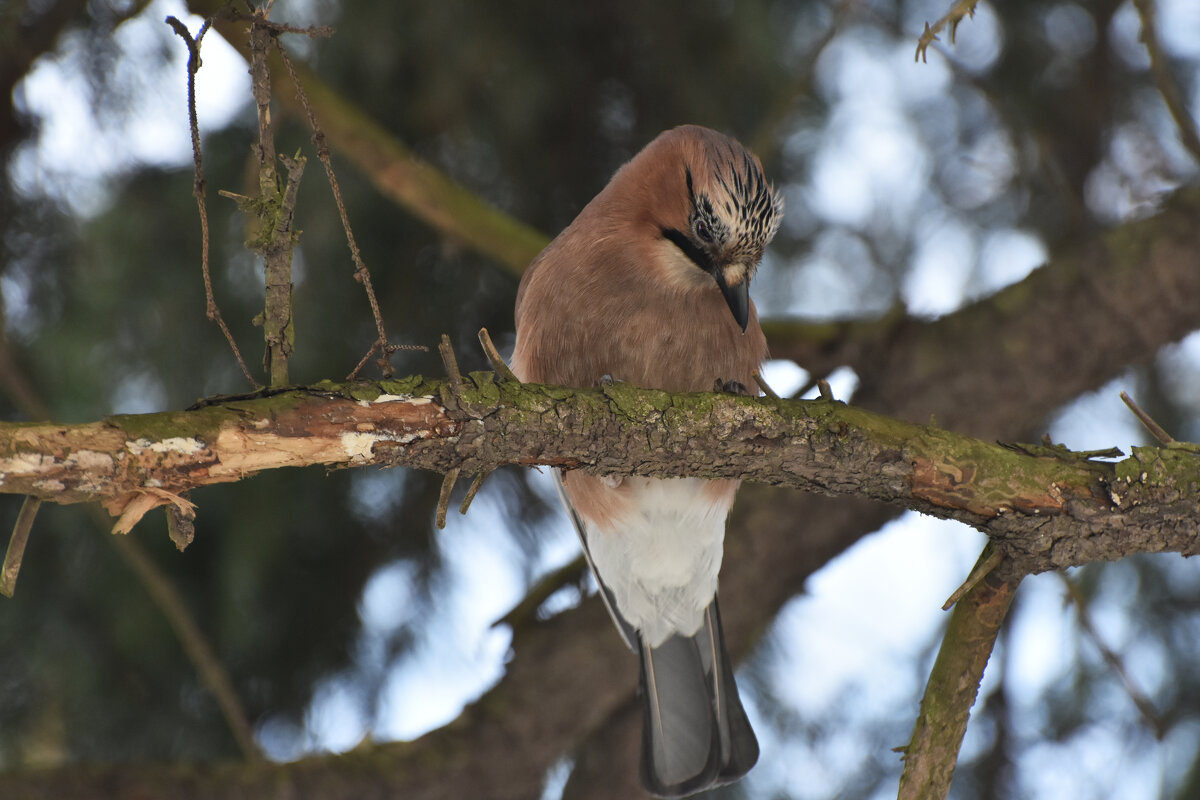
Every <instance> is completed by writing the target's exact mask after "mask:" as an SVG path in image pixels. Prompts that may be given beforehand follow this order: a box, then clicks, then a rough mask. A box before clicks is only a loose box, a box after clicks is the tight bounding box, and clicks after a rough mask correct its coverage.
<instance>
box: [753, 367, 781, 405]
mask: <svg viewBox="0 0 1200 800" xmlns="http://www.w3.org/2000/svg"><path fill="white" fill-rule="evenodd" d="M754 382H755V383H757V384H758V388H760V389H762V392H763V394H765V395H766V396H767V397H770V398H771V399H772V400H778V399H780V398H779V395H777V394H775V390H774V389H772V388H771V386H770V384H768V383H767V379H766V378H764V377H763V376H762V373H761V372H759V371H758V370H754Z"/></svg>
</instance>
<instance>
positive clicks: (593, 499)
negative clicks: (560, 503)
mask: <svg viewBox="0 0 1200 800" xmlns="http://www.w3.org/2000/svg"><path fill="white" fill-rule="evenodd" d="M783 206H784V203H783V197H782V195H781V194H780V193H779V192H777V191H776V189H775V188H774V186H773V185H772V184H771V183H770V182H768V180H767V179H766V177H765V176H764V173H763V168H762V164H761V162H760V161H759V159H758V158H757V157H756V156H755V155H754V154H752V153H751V152H750V151H749V150H747V149H746V148H745V147H744V146H742V145H741V144H740V143H739V142H738V141H737V140H736V139H733V138H732V137H729V136H726V135H725V134H722V133H719V132H717V131H715V130H711V129H709V128H705V127H701V126H697V125H683V126H680V127H676V128H673V129H670V130H667V131H665V132H663V133H661V134H659V135H658V136H657V137H656V138H655V139H653V140H652V141H651V142H650V143H649V144H647V145H646V146H645V147H644V148H643V149H642V150H641V151H640V152H638V153H637V154H636V155H635V156H634V157H633V158H632V159H630V160H629V161H628V162H627V163H625V164H624V165H623V166H622V167H620V168H619V169H618V170H617V171H616V172H615V173H614V174H613V176H612V178H611V179H610V180H609V182H608V184H607V185H606V186H605V187H604V188H603V189H602V190H601V191H600V193H599V194H597V195H596V196H595V197H594V198H593V199H592V200H591V201H590V202H589V203H588V204H587V205H586V206H585V207H584V208H583V209H582V210H581V211H580V212H579V214H578V216H576V218H575V219H574V221H573V222H571V223H570V224H569V225H568V226H567V227H566V228H565V229H564V230H563V231H562V232H561V233H560V234H559V235H558V236H557V237H555V239H554V240H553V241H552V242H551V243H550V244H549V245H547V246H546V248H545V249H544V250H543V251H542V252H541V253H540V254H539V255H538V256H537V257H535V258H534V260H533V262H532V263H531V264H530V265H529V267H528V269H527V270H526V271H525V273H524V275H523V277H522V279H521V283H520V286H519V288H518V290H517V299H516V307H515V310H514V317H515V324H516V343H515V346H514V351H513V356H512V369H513V371H514V373H515V374H516V376H517V378H519V379H520V380H521V381H523V382H528V383H541V384H557V385H564V386H572V387H583V388H586V387H595V386H597V385H601V384H603V383H606V382H609V381H624V382H626V383H628V384H630V385H634V386H640V387H644V388H652V389H662V390H665V391H668V392H694V391H713V390H714V388H716V389H723V390H735V391H745V387H749V386H754V385H755V382H754V377H755V372H756V370H758V369H759V367H760V365H761V363H762V362H763V361H764V360H765V358H766V356H767V343H766V338H765V337H764V335H763V332H762V328H761V327H760V326H759V322H758V314H757V311H756V309H755V306H754V303H753V301H752V300H751V299H750V295H749V286H750V280H751V278H753V277H754V274H755V271H756V270H757V268H758V265H759V263H760V262H761V260H762V256H763V251H764V249H765V248H766V246H767V244H768V243H769V242H770V241H771V239H772V238H773V237H774V236H775V234H776V232H777V231H778V230H779V226H780V223H781V221H782V218H783ZM555 479H556V482H557V483H558V485H559V489H560V495H561V496H562V497H563V499H564V502H565V503H566V506H567V510H568V512H569V515H570V517H571V519H572V521H573V522H574V524H575V527H576V529H577V531H578V533H579V535H580V539H581V541H582V545H583V551H584V553H585V555H586V556H587V561H588V563H589V565H590V567H591V569H592V573H593V575H594V577H595V579H596V582H597V584H598V585H599V587H600V594H601V596H602V598H603V599H604V601H605V604H606V605H607V607H608V609H609V612H610V613H611V614H612V616H613V619H614V621H615V623H616V625H617V629H618V631H619V632H620V633H621V635H622V636H623V637H624V638H625V640H626V643H627V644H628V645H629V646H630V647H631V649H633V650H634V651H635V652H636V653H637V655H638V658H639V665H640V681H639V688H640V695H641V703H642V708H643V728H642V730H643V733H642V751H641V764H640V770H639V773H640V777H641V780H642V784H643V785H644V786H645V788H646V789H647V790H648V791H650V792H651V793H652V794H654V795H657V796H660V797H681V796H686V795H690V794H694V793H696V792H699V791H703V790H705V789H709V788H712V787H714V786H719V785H722V784H726V783H731V782H733V781H736V780H738V779H739V778H741V777H742V776H743V775H745V774H746V773H747V772H748V771H749V770H750V768H751V767H753V766H754V764H755V763H756V762H757V760H758V754H759V746H758V740H757V738H756V737H755V734H754V731H753V729H752V728H751V726H750V722H749V719H748V718H747V716H746V712H745V710H744V708H743V706H742V702H741V699H740V697H739V695H738V690H737V684H736V683H735V681H734V675H733V669H732V666H731V663H730V659H729V655H728V653H727V651H726V648H725V640H724V634H723V632H722V628H721V615H720V610H719V608H718V605H717V575H718V572H719V570H720V566H721V559H722V553H723V547H724V536H725V523H726V518H727V516H728V514H729V510H730V508H731V507H732V505H733V500H734V495H735V493H736V491H737V489H738V485H739V481H737V480H734V479H722V480H703V479H699V478H667V479H658V478H647V477H636V476H619V475H604V476H597V475H591V474H587V473H584V472H580V471H566V472H559V471H557V470H556V471H555Z"/></svg>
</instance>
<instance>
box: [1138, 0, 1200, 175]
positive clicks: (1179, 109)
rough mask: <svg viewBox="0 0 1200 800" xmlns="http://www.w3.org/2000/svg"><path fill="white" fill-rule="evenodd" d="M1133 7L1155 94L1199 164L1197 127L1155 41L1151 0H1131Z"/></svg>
mask: <svg viewBox="0 0 1200 800" xmlns="http://www.w3.org/2000/svg"><path fill="white" fill-rule="evenodd" d="M1133 5H1134V7H1135V8H1136V9H1137V12H1138V16H1139V17H1141V20H1142V43H1143V44H1144V45H1145V46H1146V53H1147V54H1148V55H1149V56H1150V71H1151V72H1152V73H1153V74H1154V82H1155V84H1157V85H1158V92H1159V94H1161V95H1162V98H1163V102H1164V103H1166V104H1167V110H1168V111H1169V112H1171V117H1172V119H1174V120H1175V127H1176V128H1177V129H1178V131H1179V140H1180V141H1181V142H1182V143H1183V146H1184V147H1185V148H1187V151H1188V152H1189V153H1191V154H1192V158H1193V159H1195V160H1196V161H1197V162H1200V127H1197V125H1196V119H1195V117H1193V116H1192V115H1191V113H1190V112H1189V111H1188V107H1187V103H1186V102H1185V101H1184V99H1183V92H1181V91H1180V89H1179V84H1178V83H1177V82H1176V80H1175V77H1174V76H1173V75H1172V74H1171V66H1170V64H1168V63H1167V55H1166V53H1164V52H1163V47H1162V41H1161V40H1160V39H1159V38H1158V27H1157V25H1156V24H1155V19H1156V17H1155V7H1154V0H1133Z"/></svg>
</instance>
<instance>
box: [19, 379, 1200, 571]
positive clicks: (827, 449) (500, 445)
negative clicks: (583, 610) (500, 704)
mask: <svg viewBox="0 0 1200 800" xmlns="http://www.w3.org/2000/svg"><path fill="white" fill-rule="evenodd" d="M354 394H357V395H358V396H357V397H355V396H354ZM318 464H321V465H326V466H353V465H366V464H379V465H386V466H407V467H418V468H425V469H433V470H437V471H439V472H445V471H448V470H451V469H459V470H462V471H464V472H488V471H491V470H493V469H495V468H496V467H499V466H504V465H506V464H523V465H535V464H540V465H549V466H557V467H563V468H567V469H585V470H588V471H590V472H596V473H599V474H635V475H647V476H653V477H679V476H695V477H704V478H718V477H741V478H743V479H744V480H748V481H756V482H759V483H766V484H770V485H774V486H781V487H786V488H791V489H802V490H807V491H817V492H821V493H824V494H834V495H842V494H848V495H855V496H859V497H868V498H872V499H876V500H883V501H886V502H890V503H895V504H899V505H903V506H905V507H907V508H912V509H915V510H918V511H922V512H924V513H927V514H930V515H933V516H938V517H944V518H951V519H958V520H960V521H963V522H966V523H967V524H970V525H972V526H974V527H976V528H979V529H980V530H983V531H985V532H987V533H988V534H989V535H990V536H991V537H992V538H993V540H994V541H995V542H997V544H998V545H1000V546H1001V547H1002V548H1003V549H1004V550H1005V551H1006V553H1007V554H1008V556H1009V557H1010V558H1011V559H1013V560H1015V561H1016V562H1017V564H1018V566H1019V567H1020V568H1021V569H1022V570H1023V571H1025V572H1040V571H1044V570H1047V569H1058V568H1062V567H1066V566H1073V565H1078V564H1083V563H1088V562H1092V561H1102V560H1116V559H1119V558H1123V557H1125V556H1127V555H1130V554H1131V553H1135V552H1161V551H1175V552H1182V553H1188V554H1190V553H1192V552H1195V551H1196V550H1197V548H1198V547H1200V542H1198V541H1197V540H1196V538H1195V537H1194V536H1193V531H1194V530H1195V528H1196V527H1197V524H1198V523H1200V512H1198V511H1197V508H1200V459H1197V457H1196V452H1195V450H1194V449H1193V448H1188V447H1185V446H1179V447H1174V448H1161V449H1159V448H1136V449H1135V451H1134V453H1133V455H1131V456H1129V457H1128V458H1126V459H1124V460H1122V461H1119V462H1117V463H1108V462H1097V461H1091V460H1089V459H1088V458H1087V457H1086V456H1083V455H1080V454H1076V453H1072V452H1070V451H1068V450H1066V449H1065V448H1058V447H1049V446H1045V445H1036V446H1035V445H1007V446H1006V445H1002V444H992V443H988V442H984V441H982V440H978V439H972V438H970V437H966V436H961V435H959V434H954V433H951V432H949V431H945V430H942V429H940V428H936V427H934V426H931V425H915V424H913V423H908V422H903V421H900V420H894V419H891V418H888V417H884V416H882V415H879V414H874V413H872V412H868V411H864V410H861V409H858V408H854V407H852V406H846V405H845V404H842V403H838V402H831V401H824V400H817V401H796V400H772V399H766V398H762V399H758V398H749V397H737V396H732V395H721V394H704V393H698V394H682V395H671V394H668V393H666V392H661V391H656V390H648V389H639V388H636V387H633V386H628V385H625V384H615V385H613V386H608V387H604V388H602V389H568V388H564V387H553V386H537V385H532V384H517V383H514V382H509V383H497V382H496V381H495V379H494V377H493V376H492V374H491V373H476V374H474V375H473V376H472V377H471V379H470V380H469V381H465V382H463V384H462V386H461V391H457V392H456V391H455V390H454V389H452V388H451V387H450V385H449V384H447V383H445V382H442V381H430V380H424V379H421V378H408V379H404V380H400V381H385V382H383V383H381V384H379V385H378V386H372V385H367V386H363V385H358V386H347V387H337V386H335V385H333V384H327V385H326V386H324V387H322V388H321V389H319V390H311V389H294V390H290V391H287V392H281V393H275V392H271V393H268V394H265V395H263V396H259V397H248V398H242V399H237V400H231V401H228V402H224V403H214V404H211V405H206V406H204V407H202V408H198V409H195V410H193V411H185V412H176V413H165V414H146V415H136V416H124V417H114V418H111V419H110V420H107V421H105V422H101V423H91V424H84V425H29V424H17V423H7V424H5V423H0V491H3V492H10V493H13V492H15V493H20V494H28V495H32V496H35V497H38V498H40V499H42V500H45V501H51V502H78V501H83V500H101V501H103V502H105V504H106V506H107V507H108V508H109V510H110V511H111V512H113V513H114V515H116V514H126V515H129V514H133V513H137V514H138V515H139V516H140V513H141V512H142V511H143V510H144V509H148V508H150V507H153V506H155V505H164V504H167V503H171V502H175V500H174V498H176V497H177V496H178V495H179V494H180V493H181V492H185V491H187V490H189V489H192V488H195V487H197V486H202V485H209V484H213V483H226V482H230V481H235V480H241V479H243V478H247V477H250V476H252V475H254V474H256V473H258V472H261V471H263V470H267V469H276V468H279V467H283V466H310V465H318ZM130 509H134V511H132V512H131V511H130ZM124 521H125V522H130V521H132V520H129V519H126V520H124Z"/></svg>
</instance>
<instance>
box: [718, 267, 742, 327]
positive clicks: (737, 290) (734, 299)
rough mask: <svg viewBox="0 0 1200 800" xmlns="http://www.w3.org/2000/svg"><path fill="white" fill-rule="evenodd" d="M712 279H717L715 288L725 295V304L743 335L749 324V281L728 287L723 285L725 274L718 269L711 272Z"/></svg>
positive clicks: (725, 284)
mask: <svg viewBox="0 0 1200 800" xmlns="http://www.w3.org/2000/svg"><path fill="white" fill-rule="evenodd" d="M713 277H714V278H716V279H717V286H720V287H721V294H723V295H725V302H726V303H727V304H728V305H729V310H730V311H731V312H732V313H733V318H734V319H735V320H737V324H738V327H740V328H741V329H742V333H745V332H746V326H747V325H749V324H750V281H746V280H743V281H742V282H741V283H739V284H737V285H736V286H730V285H728V284H727V283H725V274H724V273H723V272H722V271H721V270H720V269H717V270H714V271H713Z"/></svg>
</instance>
